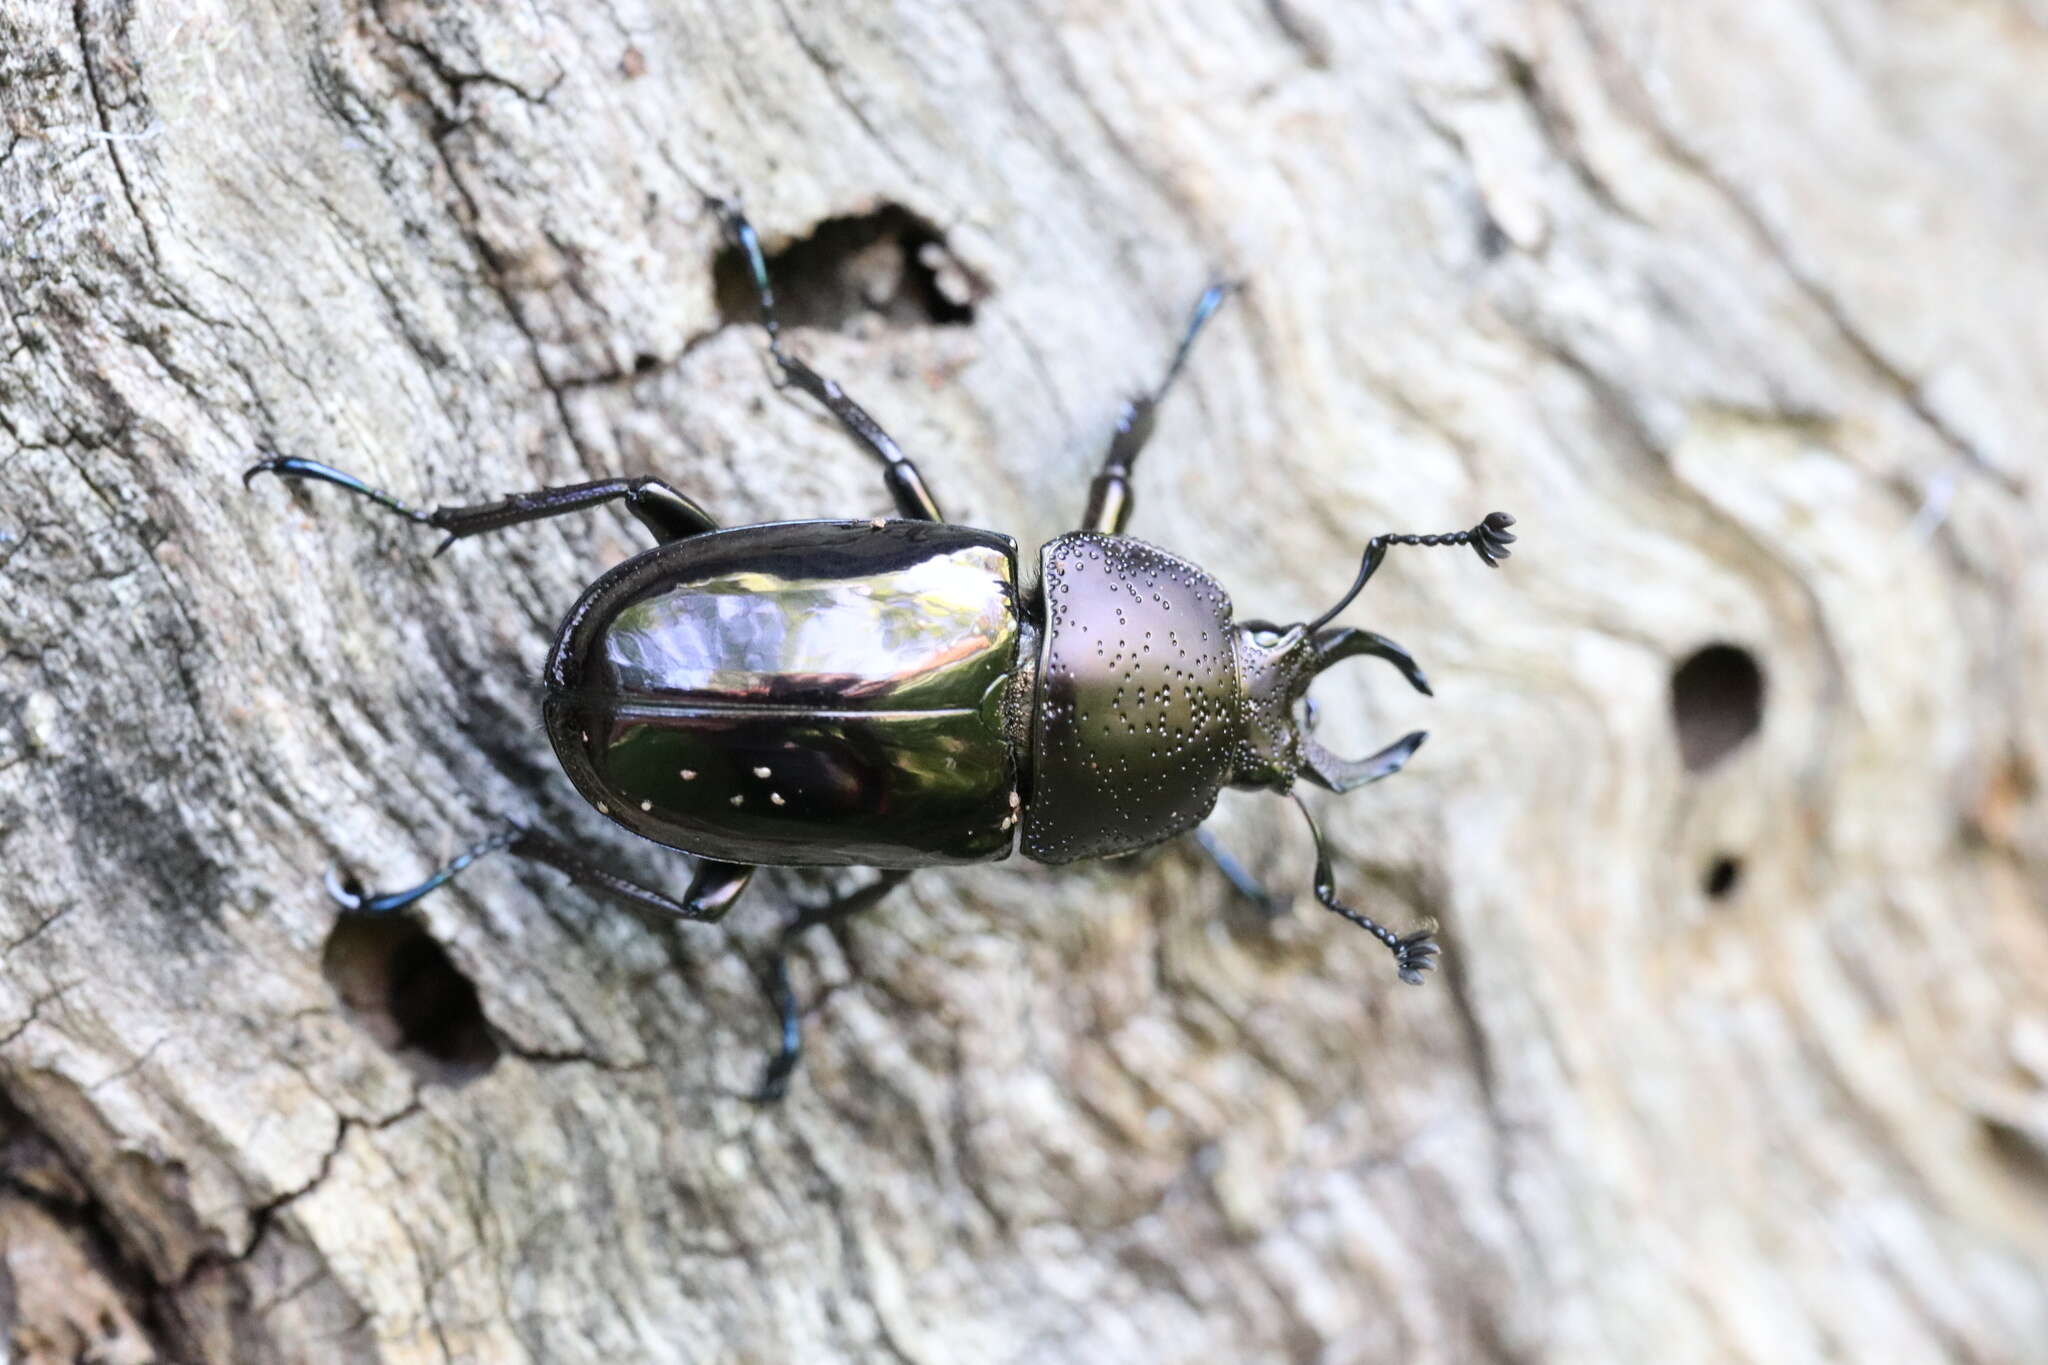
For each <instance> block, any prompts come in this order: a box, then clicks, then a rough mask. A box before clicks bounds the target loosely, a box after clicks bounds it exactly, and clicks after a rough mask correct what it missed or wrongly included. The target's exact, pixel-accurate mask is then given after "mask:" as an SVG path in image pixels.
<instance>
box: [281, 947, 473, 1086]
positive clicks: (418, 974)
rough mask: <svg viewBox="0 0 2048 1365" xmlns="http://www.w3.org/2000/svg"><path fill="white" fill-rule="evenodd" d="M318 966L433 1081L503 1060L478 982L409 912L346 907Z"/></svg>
mask: <svg viewBox="0 0 2048 1365" xmlns="http://www.w3.org/2000/svg"><path fill="white" fill-rule="evenodd" d="M320 973H321V975H322V976H324V977H326V978H327V984H328V985H330V986H332V987H333V988H334V993H335V995H337V996H339V997H340V999H341V1003H342V1004H343V1005H344V1006H345V1007H346V1008H347V1010H348V1012H349V1015H350V1017H351V1018H352V1019H354V1020H355V1022H356V1023H357V1024H358V1025H359V1026H360V1027H361V1028H362V1029H363V1030H364V1032H366V1033H368V1034H369V1035H370V1036H371V1037H372V1038H375V1039H376V1040H377V1041H378V1042H379V1043H381V1044H382V1045H383V1046H384V1047H385V1048H387V1049H389V1050H390V1051H391V1052H392V1053H393V1054H394V1055H396V1056H397V1057H398V1059H399V1060H400V1061H402V1062H404V1063H405V1064H406V1065H407V1066H409V1067H411V1068H412V1069H413V1071H415V1072H416V1073H418V1075H419V1077H420V1079H421V1080H423V1081H427V1082H429V1083H431V1084H435V1085H448V1086H460V1085H467V1084H468V1083H469V1082H471V1081H473V1080H475V1079H476V1078H477V1077H479V1076H481V1075H483V1074H484V1073H485V1072H486V1071H489V1070H490V1069H491V1068H492V1067H493V1066H495V1065H497V1061H498V1052H499V1049H498V1044H497V1040H496V1039H495V1038H493V1037H492V1036H491V1026H490V1022H489V1021H488V1020H486V1019H485V1018H484V1010H483V1004H482V1002H481V1001H480V1000H479V999H478V998H477V993H476V986H475V984H474V983H472V982H471V981H470V979H469V978H468V977H466V976H464V975H463V974H462V971H461V969H460V968H458V967H457V966H456V965H455V963H454V962H453V961H451V960H450V959H449V957H448V953H447V951H446V950H445V949H444V948H442V947H441V945H440V944H439V943H436V942H435V941H434V936H433V935H432V934H429V933H428V932H427V930H426V927H425V926H424V925H422V924H421V923H420V922H419V921H418V920H415V919H413V918H412V917H410V916H408V915H359V914H349V913H344V914H342V915H341V916H340V917H339V918H338V919H336V920H335V922H334V928H333V929H332V930H331V931H330V932H329V933H328V935H327V946H326V948H325V949H324V950H322V952H321V954H320Z"/></svg>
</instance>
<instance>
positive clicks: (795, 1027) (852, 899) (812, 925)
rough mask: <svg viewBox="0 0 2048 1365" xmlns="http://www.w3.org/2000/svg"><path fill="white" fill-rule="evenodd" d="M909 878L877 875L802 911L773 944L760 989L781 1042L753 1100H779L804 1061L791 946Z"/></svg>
mask: <svg viewBox="0 0 2048 1365" xmlns="http://www.w3.org/2000/svg"><path fill="white" fill-rule="evenodd" d="M909 875H910V873H909V872H908V871H903V870H897V871H891V872H879V871H878V872H877V873H876V876H875V879H874V880H873V881H872V882H869V883H868V884H867V885H866V886H863V887H861V888H860V889H859V890H856V891H849V892H847V893H846V894H845V895H843V896H840V897H838V898H837V899H835V900H830V901H827V902H825V904H823V905H819V906H813V907H812V908H811V909H808V910H804V911H802V912H800V913H799V914H798V915H797V917H796V918H795V919H793V920H791V921H790V922H789V924H788V925H787V926H786V927H784V929H783V931H782V935H781V937H780V938H778V939H777V940H776V943H775V956H774V957H772V958H770V959H769V961H768V970H767V971H765V972H763V973H762V975H761V989H762V990H763V991H765V992H766V993H767V996H768V1006H769V1008H770V1009H772V1010H774V1011H775V1017H776V1018H777V1019H778V1020H779V1021H780V1022H781V1024H782V1038H781V1041H780V1042H779V1043H778V1044H777V1046H776V1049H775V1051H774V1052H773V1053H772V1054H770V1056H769V1058H768V1065H767V1066H766V1067H765V1068H763V1070H762V1072H761V1088H760V1089H759V1090H758V1091H756V1092H755V1093H754V1098H755V1099H756V1100H758V1101H759V1102H761V1103H763V1104H770V1103H773V1102H774V1101H776V1100H779V1099H781V1098H782V1097H783V1095H784V1094H786V1093H787V1092H788V1090H789V1078H790V1075H791V1073H793V1072H794V1071H795V1070H796V1064H797V1063H798V1062H799V1061H800V1060H802V1058H803V1046H804V1037H803V1020H802V1018H801V1017H800V1016H799V1015H798V1013H797V1006H796V992H795V991H794V990H792V989H791V988H790V984H789V950H790V946H791V945H792V944H794V943H795V942H796V940H797V939H798V938H799V937H801V936H802V935H803V934H804V933H805V932H807V931H809V930H812V929H816V928H818V927H819V926H820V925H825V924H832V923H834V922H836V921H838V920H842V919H845V918H846V917H847V916H848V915H855V914H859V913H860V912H861V911H863V910H865V909H867V908H868V907H870V906H872V905H874V904H875V903H876V902H878V901H880V900H881V899H882V897H884V896H886V895H888V894H889V893H890V892H891V891H894V890H895V889H896V888H897V887H899V886H901V885H902V884H903V881H904V879H905V878H907V877H908V876H909Z"/></svg>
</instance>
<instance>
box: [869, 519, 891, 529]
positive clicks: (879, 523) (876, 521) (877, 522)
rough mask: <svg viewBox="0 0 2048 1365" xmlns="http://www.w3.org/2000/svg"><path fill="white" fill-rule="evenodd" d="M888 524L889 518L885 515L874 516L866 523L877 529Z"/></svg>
mask: <svg viewBox="0 0 2048 1365" xmlns="http://www.w3.org/2000/svg"><path fill="white" fill-rule="evenodd" d="M888 524H889V519H888V518H887V517H876V518H875V519H874V520H873V521H871V522H869V523H868V525H870V526H872V527H874V528H875V529H876V530H877V531H879V530H881V529H882V528H883V527H884V526H887V525H888Z"/></svg>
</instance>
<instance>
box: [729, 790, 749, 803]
mask: <svg viewBox="0 0 2048 1365" xmlns="http://www.w3.org/2000/svg"><path fill="white" fill-rule="evenodd" d="M746 799H747V798H746V797H744V796H741V795H740V794H739V793H738V792H734V793H733V796H732V803H733V804H734V805H735V806H737V805H739V804H740V803H741V802H743V801H745V800H746Z"/></svg>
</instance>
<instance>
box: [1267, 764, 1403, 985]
mask: <svg viewBox="0 0 2048 1365" xmlns="http://www.w3.org/2000/svg"><path fill="white" fill-rule="evenodd" d="M1287 795H1288V796H1289V797H1290V798H1291V799H1292V800H1293V802H1294V808H1295V809H1296V810H1298V811H1300V812H1301V818H1302V819H1304V820H1306V821H1308V832H1309V834H1310V835H1311V836H1313V837H1314V839H1315V841H1316V880H1315V889H1316V899H1317V900H1318V901H1321V902H1322V904H1323V908H1324V909H1326V910H1334V911H1335V912H1336V913H1338V914H1340V915H1342V916H1343V917H1344V918H1345V919H1348V920H1350V921H1351V922H1352V923H1353V924H1355V925H1357V926H1358V927H1359V928H1361V929H1363V930H1365V932H1367V933H1368V934H1371V935H1372V936H1373V937H1374V938H1376V939H1378V940H1379V941H1380V942H1382V943H1384V944H1386V945H1387V950H1388V951H1389V952H1391V953H1393V955H1394V968H1395V970H1396V971H1398V972H1399V973H1400V974H1401V979H1402V980H1403V981H1405V982H1407V983H1408V984H1409V985H1411V986H1420V985H1421V984H1422V974H1423V973H1424V972H1426V971H1430V970H1432V969H1433V968H1434V967H1435V966H1436V955H1437V953H1438V952H1439V951H1440V949H1439V948H1438V947H1437V941H1436V926H1435V925H1434V924H1431V925H1430V926H1429V927H1428V928H1425V929H1418V930H1416V931H1415V932H1414V933H1412V934H1408V935H1405V936H1403V935H1401V934H1397V933H1395V932H1394V931H1393V930H1392V929H1389V928H1387V926H1386V925H1384V924H1381V923H1380V922H1379V921H1378V920H1376V919H1374V918H1372V917H1371V916H1370V915H1367V914H1365V913H1363V912H1361V911H1358V910H1353V909H1352V908H1351V907H1350V906H1348V905H1346V904H1344V903H1343V902H1342V901H1340V900H1338V899H1337V876H1336V873H1335V872H1333V871H1332V870H1331V868H1330V846H1329V845H1328V844H1327V843H1325V842H1324V841H1323V831H1322V829H1321V828H1320V827H1318V826H1317V824H1316V818H1315V817H1314V816H1313V815H1310V814H1309V813H1308V807H1307V806H1306V805H1305V804H1303V802H1302V799H1301V794H1300V793H1299V792H1289V793H1288V794H1287Z"/></svg>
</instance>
